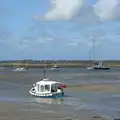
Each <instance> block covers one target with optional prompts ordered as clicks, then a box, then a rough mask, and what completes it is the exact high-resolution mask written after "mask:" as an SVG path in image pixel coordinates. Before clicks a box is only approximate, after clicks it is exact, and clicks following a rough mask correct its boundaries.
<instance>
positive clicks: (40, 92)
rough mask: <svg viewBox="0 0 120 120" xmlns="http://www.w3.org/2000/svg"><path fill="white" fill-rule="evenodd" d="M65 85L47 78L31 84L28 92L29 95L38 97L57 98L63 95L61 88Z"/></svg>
mask: <svg viewBox="0 0 120 120" xmlns="http://www.w3.org/2000/svg"><path fill="white" fill-rule="evenodd" d="M66 87H67V86H66V85H65V84H62V83H60V82H56V81H51V80H49V79H48V78H47V79H43V80H42V81H38V82H36V84H33V87H32V88H31V89H30V91H29V92H30V94H31V95H33V96H36V97H40V98H59V97H63V96H64V91H63V89H64V88H66Z"/></svg>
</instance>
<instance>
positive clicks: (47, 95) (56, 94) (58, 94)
mask: <svg viewBox="0 0 120 120" xmlns="http://www.w3.org/2000/svg"><path fill="white" fill-rule="evenodd" d="M29 93H30V94H31V95H32V96H35V97H39V98H62V97H63V96H64V92H59V93H49V94H38V93H35V92H33V91H31V90H30V91H29Z"/></svg>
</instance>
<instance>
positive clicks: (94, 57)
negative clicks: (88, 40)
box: [93, 36, 96, 61]
mask: <svg viewBox="0 0 120 120" xmlns="http://www.w3.org/2000/svg"><path fill="white" fill-rule="evenodd" d="M95 59H96V56H95V36H93V61H95Z"/></svg>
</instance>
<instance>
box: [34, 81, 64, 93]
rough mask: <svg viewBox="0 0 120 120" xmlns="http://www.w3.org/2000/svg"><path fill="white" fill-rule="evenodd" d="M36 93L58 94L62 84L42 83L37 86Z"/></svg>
mask: <svg viewBox="0 0 120 120" xmlns="http://www.w3.org/2000/svg"><path fill="white" fill-rule="evenodd" d="M34 88H35V91H36V93H51V92H58V89H62V88H61V83H59V82H55V81H40V82H37V83H36V85H35V87H34Z"/></svg>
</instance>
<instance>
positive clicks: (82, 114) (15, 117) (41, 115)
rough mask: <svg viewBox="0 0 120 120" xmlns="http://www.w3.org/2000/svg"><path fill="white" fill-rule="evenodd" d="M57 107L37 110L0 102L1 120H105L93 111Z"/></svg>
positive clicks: (32, 107) (29, 105)
mask: <svg viewBox="0 0 120 120" xmlns="http://www.w3.org/2000/svg"><path fill="white" fill-rule="evenodd" d="M68 109H69V108H66V109H65V108H64V109H62V108H61V107H59V106H56V107H53V108H49V109H48V108H47V110H46V109H45V108H42V110H41V108H39V107H36V106H34V105H32V104H25V103H24V104H22V103H12V102H0V119H1V120H107V119H109V118H107V117H105V116H102V114H99V113H97V112H95V111H90V110H79V111H74V110H69V111H68Z"/></svg>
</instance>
